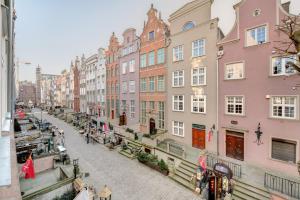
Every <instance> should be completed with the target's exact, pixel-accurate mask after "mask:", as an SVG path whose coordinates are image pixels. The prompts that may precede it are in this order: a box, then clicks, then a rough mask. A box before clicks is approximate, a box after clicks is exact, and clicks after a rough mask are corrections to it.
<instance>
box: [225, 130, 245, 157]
mask: <svg viewBox="0 0 300 200" xmlns="http://www.w3.org/2000/svg"><path fill="white" fill-rule="evenodd" d="M225 142H226V156H228V157H230V158H234V159H237V160H242V161H243V160H244V133H241V132H236V131H228V130H227V131H226V141H225Z"/></svg>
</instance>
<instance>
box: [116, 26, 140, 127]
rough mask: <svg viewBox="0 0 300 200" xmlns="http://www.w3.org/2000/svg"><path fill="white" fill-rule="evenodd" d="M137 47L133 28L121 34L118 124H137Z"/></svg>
mask: <svg viewBox="0 0 300 200" xmlns="http://www.w3.org/2000/svg"><path fill="white" fill-rule="evenodd" d="M139 46H140V40H139V37H138V36H137V35H136V30H135V29H134V28H128V29H126V30H125V31H124V33H123V44H122V47H121V49H120V51H121V52H120V58H119V66H120V103H121V104H120V106H121V108H120V110H121V113H120V123H119V125H128V126H130V125H135V124H138V123H139V112H140V110H139V94H140V93H139V92H140V90H139V88H140V87H139V86H140V85H139V83H140V82H139V58H140V57H139V55H140V54H139Z"/></svg>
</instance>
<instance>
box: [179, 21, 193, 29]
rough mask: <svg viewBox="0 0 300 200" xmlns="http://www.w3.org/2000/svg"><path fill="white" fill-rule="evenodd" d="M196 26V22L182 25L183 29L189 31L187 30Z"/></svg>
mask: <svg viewBox="0 0 300 200" xmlns="http://www.w3.org/2000/svg"><path fill="white" fill-rule="evenodd" d="M194 27H195V24H194V22H191V21H190V22H187V23H185V24H184V25H183V27H182V30H183V31H187V30H190V29H192V28H194Z"/></svg>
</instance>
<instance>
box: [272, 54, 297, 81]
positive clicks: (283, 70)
mask: <svg viewBox="0 0 300 200" xmlns="http://www.w3.org/2000/svg"><path fill="white" fill-rule="evenodd" d="M291 57H292V58H286V57H280V56H273V57H271V75H272V76H289V75H293V74H296V73H297V71H296V70H295V69H294V68H292V69H287V68H286V66H285V65H286V62H287V60H288V59H292V60H293V61H294V63H296V56H291ZM276 59H280V65H281V73H280V74H278V73H277V74H275V73H274V67H275V65H274V64H275V62H276ZM288 70H291V72H289V71H288Z"/></svg>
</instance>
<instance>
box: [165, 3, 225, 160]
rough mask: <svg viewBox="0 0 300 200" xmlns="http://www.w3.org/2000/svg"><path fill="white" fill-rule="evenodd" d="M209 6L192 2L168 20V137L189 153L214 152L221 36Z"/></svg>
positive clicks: (215, 150) (215, 146)
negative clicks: (217, 44)
mask: <svg viewBox="0 0 300 200" xmlns="http://www.w3.org/2000/svg"><path fill="white" fill-rule="evenodd" d="M211 4H212V1H210V0H196V1H192V2H190V3H187V4H186V5H184V6H183V7H181V8H180V9H179V10H177V11H176V12H174V13H173V14H171V15H170V18H169V22H170V32H171V44H170V46H169V47H168V51H167V52H168V55H167V65H168V79H167V80H168V81H167V91H168V99H167V101H168V120H169V123H168V138H170V139H173V140H174V141H175V143H177V144H179V145H180V146H182V147H183V148H186V147H188V148H190V147H191V149H192V150H194V151H192V152H200V151H199V150H200V149H201V150H208V151H210V152H217V133H216V126H217V107H216V105H217V62H216V59H217V54H216V52H217V49H216V43H217V40H218V38H219V37H220V36H221V35H222V34H221V32H220V31H219V29H218V20H217V19H211ZM193 161H195V160H193Z"/></svg>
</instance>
